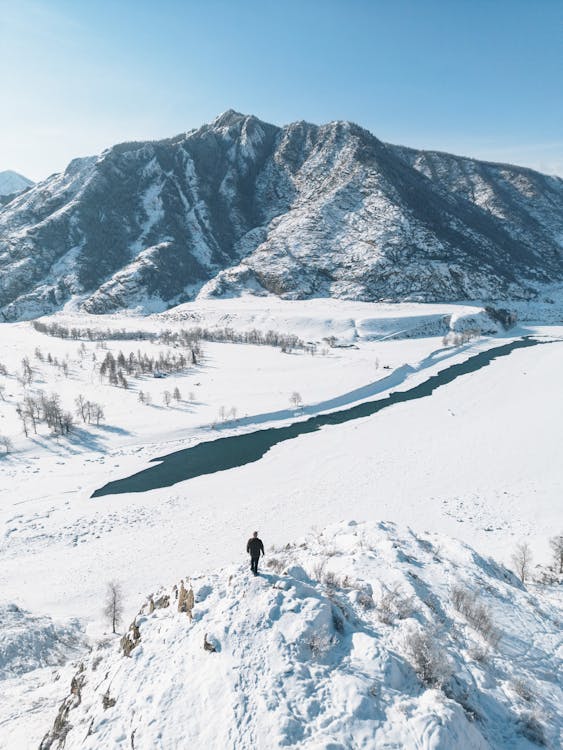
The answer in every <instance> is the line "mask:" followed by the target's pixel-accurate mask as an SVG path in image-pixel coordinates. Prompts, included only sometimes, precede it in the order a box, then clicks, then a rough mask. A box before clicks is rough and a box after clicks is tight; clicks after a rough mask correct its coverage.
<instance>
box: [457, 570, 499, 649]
mask: <svg viewBox="0 0 563 750" xmlns="http://www.w3.org/2000/svg"><path fill="white" fill-rule="evenodd" d="M451 597H452V604H453V606H454V608H455V609H456V610H457V611H458V612H459V613H460V614H461V615H463V616H464V617H465V619H466V620H467V622H468V623H469V625H471V627H473V628H474V629H475V630H476V631H477V632H478V633H480V634H481V635H482V636H483V638H484V639H485V640H486V641H487V642H488V643H489V644H490V645H491V646H492V647H493V648H496V646H497V645H498V642H499V640H500V638H501V632H500V630H498V628H496V627H495V624H494V621H493V618H492V615H491V611H490V610H489V608H488V607H487V606H485V605H484V604H483V603H482V602H480V601H479V600H478V598H477V595H476V594H475V593H474V592H473V591H470V590H469V589H467V588H464V587H463V586H461V585H460V584H456V585H455V586H453V587H452V590H451Z"/></svg>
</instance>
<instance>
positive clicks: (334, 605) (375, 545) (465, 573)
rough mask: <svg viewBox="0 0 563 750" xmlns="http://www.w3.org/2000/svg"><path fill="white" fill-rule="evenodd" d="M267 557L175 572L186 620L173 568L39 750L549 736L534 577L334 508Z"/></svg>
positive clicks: (551, 713)
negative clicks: (341, 519) (531, 587)
mask: <svg viewBox="0 0 563 750" xmlns="http://www.w3.org/2000/svg"><path fill="white" fill-rule="evenodd" d="M265 560H266V561H268V564H269V567H268V568H266V571H265V572H264V573H263V574H262V575H261V576H260V577H259V578H257V579H254V578H252V577H251V576H250V571H249V570H247V569H246V568H241V567H233V568H232V569H227V570H223V571H220V572H218V573H216V574H212V575H209V576H205V577H199V578H195V579H194V580H193V581H192V583H191V584H190V583H188V584H187V585H188V591H189V587H190V586H191V585H192V584H193V591H194V595H195V605H194V607H193V619H192V618H191V617H190V616H189V615H188V614H187V613H186V612H185V611H182V612H179V611H178V609H181V608H182V607H181V606H180V605H179V601H180V600H182V601H183V600H184V594H183V592H182V585H181V586H180V587H179V591H178V589H177V588H174V589H172V590H168V591H160V592H157V593H156V594H154V595H153V596H151V597H150V599H149V601H148V603H147V604H146V605H145V606H144V607H143V609H142V610H141V612H140V613H139V616H137V618H136V619H135V622H134V624H132V626H131V628H130V629H129V631H128V633H127V634H126V635H125V636H124V638H123V639H122V641H121V647H118V645H117V644H116V643H114V644H113V645H112V644H108V643H107V642H106V643H105V644H101V645H100V648H98V649H96V650H94V652H93V653H92V655H91V656H90V658H89V659H88V660H87V661H86V662H85V664H84V666H83V668H82V669H81V670H80V671H79V672H78V673H77V675H76V676H75V678H74V680H73V683H72V689H71V694H70V695H69V697H68V698H67V699H66V700H65V701H64V703H63V704H62V706H61V709H60V711H59V714H58V717H57V720H56V721H55V724H54V726H53V729H52V730H51V731H50V732H49V733H48V734H47V735H46V736H45V738H44V740H43V743H42V745H41V748H42V750H49V749H50V748H52V749H54V748H60V747H63V746H64V748H65V750H72V749H73V748H99V747H111V748H116V749H117V748H130V747H134V748H135V750H145V749H146V750H148V749H149V748H151V749H152V748H154V747H157V746H158V747H162V748H173V747H188V746H193V747H225V748H227V747H228V748H233V750H246V749H247V748H253V747H257V746H260V747H268V748H280V747H287V746H291V747H296V748H308V749H311V750H312V749H313V748H315V749H319V750H320V748H329V747H330V748H333V749H334V750H344V749H345V748H346V749H348V748H372V747H378V748H391V747H401V748H404V750H411V749H413V750H414V748H416V749H417V750H430V749H432V750H486V749H487V748H495V750H502V749H503V748H506V749H507V750H508V748H510V750H515V749H519V750H524V749H528V748H533V747H535V746H537V744H544V743H545V744H547V745H548V746H553V747H555V746H556V744H557V742H558V739H559V738H560V735H561V731H562V729H563V725H562V720H561V717H560V716H558V713H557V707H558V704H560V701H561V697H562V695H561V687H560V685H558V681H557V680H558V676H557V675H558V664H559V662H560V657H559V656H558V648H560V646H561V633H560V630H559V627H558V620H559V618H560V615H561V610H560V608H559V609H558V608H557V603H556V599H555V597H554V600H553V603H552V602H550V596H549V593H548V592H547V590H546V592H545V593H541V592H539V591H538V595H537V596H535V595H534V596H532V595H531V594H530V593H528V592H527V591H526V590H525V589H524V587H523V586H522V585H521V584H520V583H519V581H518V580H517V579H516V578H515V577H514V576H513V574H512V573H510V572H509V571H507V570H506V569H505V568H503V567H502V566H500V565H498V564H496V563H495V562H494V561H493V560H491V559H484V558H483V557H481V556H480V555H478V554H477V553H476V552H475V551H473V550H472V549H471V548H469V547H468V546H466V545H464V544H463V543H461V542H457V541H454V540H451V539H449V538H447V537H440V536H439V535H434V534H432V535H424V537H418V536H417V535H416V534H414V533H413V532H412V531H410V530H406V529H399V528H397V527H396V526H394V525H393V524H390V523H379V524H375V523H370V524H356V523H355V522H350V523H342V524H338V525H336V526H333V527H330V528H328V529H326V530H325V531H323V532H321V533H320V534H317V535H311V536H309V537H307V538H305V539H304V540H303V542H302V543H301V544H299V545H298V546H296V545H291V544H288V545H287V546H286V547H285V548H284V549H283V550H278V551H277V552H276V553H275V557H272V559H270V555H269V554H268V556H267V557H266V558H265ZM188 609H189V605H188ZM205 644H207V647H206V646H205ZM536 743H537V744H536Z"/></svg>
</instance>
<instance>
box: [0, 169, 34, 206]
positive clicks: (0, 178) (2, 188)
mask: <svg viewBox="0 0 563 750" xmlns="http://www.w3.org/2000/svg"><path fill="white" fill-rule="evenodd" d="M33 184H34V183H33V182H32V180H28V179H27V177H24V176H23V175H21V174H19V173H18V172H13V171H12V170H10V169H8V170H6V171H4V172H0V205H1V204H2V203H7V202H8V201H9V200H11V199H12V198H15V197H16V195H18V194H19V193H22V192H23V191H24V190H27V189H28V188H30V187H32V186H33Z"/></svg>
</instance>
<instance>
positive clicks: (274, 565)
mask: <svg viewBox="0 0 563 750" xmlns="http://www.w3.org/2000/svg"><path fill="white" fill-rule="evenodd" d="M266 567H267V568H270V570H273V571H274V573H276V574H277V575H281V574H282V573H283V571H284V570H285V567H286V564H285V561H284V560H279V559H278V558H277V557H270V558H268V560H267V562H266Z"/></svg>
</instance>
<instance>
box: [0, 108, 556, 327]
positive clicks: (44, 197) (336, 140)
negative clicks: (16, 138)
mask: <svg viewBox="0 0 563 750" xmlns="http://www.w3.org/2000/svg"><path fill="white" fill-rule="evenodd" d="M562 195H563V181H562V180H561V179H559V178H556V177H547V176H545V175H541V174H539V173H536V172H533V171H531V170H528V169H523V168H519V167H512V166H508V165H490V164H485V163H481V162H476V161H472V160H468V159H462V158H460V157H455V156H449V155H443V154H427V153H425V152H413V151H411V150H409V149H405V148H402V147H396V146H391V145H387V144H384V143H382V142H381V141H379V140H378V139H377V138H376V137H374V136H373V135H372V134H371V133H369V132H367V131H366V130H363V129H362V128H360V127H358V126H357V125H354V124H352V123H349V122H332V123H329V124H327V125H322V126H317V125H311V124H308V123H304V122H298V123H293V124H291V125H288V126H286V127H283V128H279V127H276V126H273V125H269V124H267V123H265V122H262V121H260V120H258V119H257V118H255V117H252V116H246V115H242V114H239V113H237V112H233V111H229V112H226V113H224V114H223V115H221V116H220V117H218V118H217V119H216V120H214V121H213V122H212V123H211V124H210V125H204V126H202V127H201V128H199V129H197V130H193V131H190V132H188V133H185V134H182V135H179V136H177V137H175V138H171V139H168V140H164V141H158V142H144V143H124V144H120V145H118V146H115V147H113V148H111V149H109V150H108V151H106V152H104V153H103V154H102V155H101V156H99V157H89V158H84V159H76V160H74V161H72V162H71V163H70V164H69V166H68V167H67V169H66V170H65V172H64V173H63V174H60V175H54V176H52V177H50V178H48V179H47V180H45V181H44V182H42V183H40V184H38V185H36V186H35V187H34V188H33V189H32V190H30V191H27V192H26V193H25V194H24V195H22V196H20V197H18V198H16V199H15V200H12V201H11V202H10V204H9V205H8V206H5V207H4V209H2V210H0V237H1V239H0V270H1V271H2V278H1V281H0V309H1V310H2V312H3V314H4V316H5V317H6V318H8V319H18V318H29V317H34V316H36V315H38V314H42V313H45V312H50V311H53V310H57V309H60V308H61V307H62V306H63V305H64V304H65V303H67V302H68V301H69V300H74V302H75V303H76V304H81V305H82V306H83V308H84V309H85V310H87V311H89V312H95V313H100V312H108V311H113V310H118V309H123V308H127V309H130V308H136V309H139V310H140V311H142V312H148V311H158V310H163V309H166V308H168V307H171V306H173V305H174V304H176V303H179V302H185V301H188V300H191V299H194V297H196V296H197V295H199V296H200V297H208V296H219V297H221V296H227V297H232V296H239V295H241V294H247V293H251V294H258V295H278V296H281V297H284V298H287V299H303V298H312V297H339V298H346V299H358V300H415V301H416V300H418V301H441V302H443V301H453V300H460V299H462V300H467V299H480V300H490V299H498V298H507V297H517V298H521V299H527V298H529V297H531V296H533V295H534V292H535V290H536V289H537V288H538V287H539V286H541V285H542V284H544V283H546V282H551V281H557V280H560V279H561V277H562V274H563V261H562V256H561V245H560V243H561V237H562V236H563V198H562Z"/></svg>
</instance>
